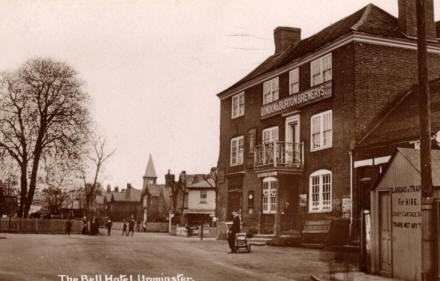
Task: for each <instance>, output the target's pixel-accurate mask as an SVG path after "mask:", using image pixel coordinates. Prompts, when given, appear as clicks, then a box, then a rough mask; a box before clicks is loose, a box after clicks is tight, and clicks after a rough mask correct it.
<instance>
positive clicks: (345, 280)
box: [311, 271, 400, 281]
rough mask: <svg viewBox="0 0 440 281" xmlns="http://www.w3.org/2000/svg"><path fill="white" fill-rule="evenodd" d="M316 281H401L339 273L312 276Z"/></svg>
mask: <svg viewBox="0 0 440 281" xmlns="http://www.w3.org/2000/svg"><path fill="white" fill-rule="evenodd" d="M311 277H312V280H314V281H329V280H332V281H400V279H393V278H387V277H383V276H379V275H372V274H366V273H363V272H356V271H355V272H337V273H331V274H312V275H311Z"/></svg>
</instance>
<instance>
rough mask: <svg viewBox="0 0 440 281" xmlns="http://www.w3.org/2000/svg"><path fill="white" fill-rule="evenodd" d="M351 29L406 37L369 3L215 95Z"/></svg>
mask: <svg viewBox="0 0 440 281" xmlns="http://www.w3.org/2000/svg"><path fill="white" fill-rule="evenodd" d="M354 31H357V32H363V33H369V34H374V35H381V36H386V37H396V38H406V37H405V36H404V34H403V33H401V32H400V31H399V25H398V22H397V19H396V18H395V17H393V16H392V15H390V14H388V13H387V12H385V11H384V10H382V9H380V8H379V7H377V6H375V5H373V4H369V5H368V6H366V7H364V8H362V9H360V10H359V11H357V12H355V13H353V14H351V15H350V16H348V17H346V18H343V19H341V20H339V21H337V22H336V23H334V24H332V25H330V26H328V27H326V28H324V29H323V30H321V31H320V32H318V33H316V34H314V35H312V36H310V37H308V38H305V39H303V40H301V41H300V42H298V43H297V44H295V45H292V46H290V47H289V48H287V49H286V50H284V51H283V52H281V53H279V54H275V55H272V56H270V57H269V58H267V59H266V60H265V61H264V62H263V63H261V64H260V65H259V66H258V67H257V68H255V69H254V70H253V71H251V72H250V73H249V74H248V75H246V76H245V77H244V78H243V79H241V80H240V81H238V82H237V83H235V84H234V85H232V86H231V87H229V88H228V89H226V90H224V91H222V92H220V93H219V94H218V95H221V94H223V93H225V92H227V91H229V90H232V89H233V88H236V87H238V86H239V85H241V84H243V83H245V82H248V81H250V80H252V79H254V78H256V77H258V76H260V75H262V74H265V73H267V72H270V71H272V70H275V69H277V68H280V67H282V66H285V65H286V64H288V63H290V62H292V61H293V60H295V59H298V58H300V57H303V56H305V55H307V54H310V53H312V52H314V51H316V50H318V49H320V48H321V47H323V46H325V45H327V44H329V43H331V42H333V41H335V40H336V39H338V38H340V37H342V36H344V35H347V34H349V33H352V32H354Z"/></svg>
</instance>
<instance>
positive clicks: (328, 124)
mask: <svg viewBox="0 0 440 281" xmlns="http://www.w3.org/2000/svg"><path fill="white" fill-rule="evenodd" d="M332 127H333V125H332V111H331V110H328V111H325V112H322V113H319V114H315V115H313V116H312V118H311V120H310V131H311V138H310V139H311V141H310V150H311V151H316V150H320V149H325V148H329V147H331V146H332Z"/></svg>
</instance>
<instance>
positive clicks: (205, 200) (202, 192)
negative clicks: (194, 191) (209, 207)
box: [200, 190, 208, 203]
mask: <svg viewBox="0 0 440 281" xmlns="http://www.w3.org/2000/svg"><path fill="white" fill-rule="evenodd" d="M200 203H208V192H207V191H206V190H200Z"/></svg>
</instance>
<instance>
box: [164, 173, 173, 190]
mask: <svg viewBox="0 0 440 281" xmlns="http://www.w3.org/2000/svg"><path fill="white" fill-rule="evenodd" d="M174 180H175V176H174V174H171V173H170V170H168V174H166V175H165V184H166V185H168V186H171V187H173V185H174Z"/></svg>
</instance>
